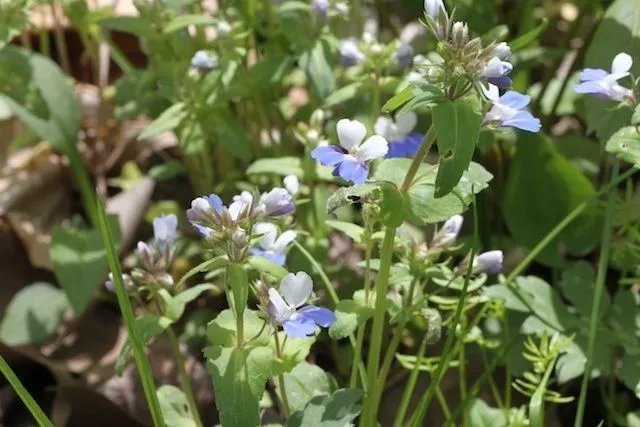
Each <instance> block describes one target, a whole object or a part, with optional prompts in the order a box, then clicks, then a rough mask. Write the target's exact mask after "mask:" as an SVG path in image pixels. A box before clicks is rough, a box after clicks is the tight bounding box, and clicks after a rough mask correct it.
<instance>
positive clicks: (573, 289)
mask: <svg viewBox="0 0 640 427" xmlns="http://www.w3.org/2000/svg"><path fill="white" fill-rule="evenodd" d="M595 281H596V272H595V270H594V269H593V267H592V266H591V264H589V263H588V262H586V261H578V262H576V263H575V264H573V265H572V266H571V267H570V268H569V269H567V270H565V271H564V272H563V273H562V280H561V281H560V288H561V289H562V292H563V294H564V295H565V296H566V297H567V298H568V299H569V301H571V304H573V306H574V307H575V309H576V310H577V312H578V314H580V315H581V316H582V317H584V318H586V319H588V318H590V317H591V309H592V306H593V293H594V292H595ZM609 300H610V298H609V294H608V293H607V292H604V293H603V295H602V302H601V304H600V314H599V317H600V318H602V317H603V316H604V314H605V313H606V312H607V310H608V309H609V303H610V301H609Z"/></svg>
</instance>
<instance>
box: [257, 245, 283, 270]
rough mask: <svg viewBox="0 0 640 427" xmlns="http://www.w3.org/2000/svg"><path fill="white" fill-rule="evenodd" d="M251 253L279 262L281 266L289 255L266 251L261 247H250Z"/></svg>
mask: <svg viewBox="0 0 640 427" xmlns="http://www.w3.org/2000/svg"><path fill="white" fill-rule="evenodd" d="M249 253H250V254H251V255H255V256H259V257H262V258H266V259H268V260H269V261H271V262H274V263H276V264H278V265H279V266H283V265H284V263H285V261H286V260H287V256H286V255H285V254H281V253H277V252H275V251H265V250H263V249H259V248H249Z"/></svg>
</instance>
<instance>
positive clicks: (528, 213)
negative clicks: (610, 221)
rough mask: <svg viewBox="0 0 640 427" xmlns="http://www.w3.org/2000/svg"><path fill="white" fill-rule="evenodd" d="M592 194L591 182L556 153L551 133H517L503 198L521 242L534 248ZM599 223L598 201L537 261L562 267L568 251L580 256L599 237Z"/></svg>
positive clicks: (510, 223) (511, 228)
mask: <svg viewBox="0 0 640 427" xmlns="http://www.w3.org/2000/svg"><path fill="white" fill-rule="evenodd" d="M532 177H535V179H532ZM594 195H595V189H594V188H593V185H592V184H591V182H590V181H589V180H588V179H587V178H586V177H585V176H584V175H583V174H582V173H580V171H579V170H577V169H576V167H575V166H573V165H572V164H571V163H570V162H569V161H568V160H567V159H566V158H564V157H563V156H562V155H560V154H559V153H558V152H557V150H556V149H555V147H554V146H553V145H552V143H551V141H550V140H549V139H548V138H547V137H545V136H544V135H541V134H540V135H537V134H529V133H524V132H523V133H519V134H518V139H517V151H516V154H515V156H514V157H513V160H512V163H511V167H510V169H509V176H508V177H507V183H506V189H505V194H504V199H503V209H504V217H505V221H506V224H507V227H509V231H510V232H511V233H512V235H513V238H514V239H515V241H516V242H517V243H518V244H520V245H522V246H524V247H526V248H532V247H533V246H535V245H536V244H537V243H538V242H539V241H540V240H542V238H544V236H546V235H547V233H548V232H549V231H550V230H552V229H553V228H554V227H555V226H556V225H557V224H558V223H559V222H560V221H562V220H563V219H564V218H565V217H566V216H567V215H568V214H569V213H570V212H571V211H572V210H573V209H575V208H576V206H578V205H579V204H581V203H582V202H584V201H585V200H588V199H590V198H591V197H593V196H594ZM601 224H602V221H601V217H600V215H599V213H598V211H597V206H596V205H595V204H593V205H590V206H589V207H588V208H587V209H586V210H585V211H584V212H583V213H582V214H581V215H579V216H578V218H576V219H575V220H574V221H573V222H572V223H571V224H570V225H569V226H567V227H566V228H565V229H564V230H563V231H562V232H561V233H560V235H559V236H558V237H557V238H555V239H554V240H553V242H552V243H551V244H549V245H547V247H546V248H545V250H544V251H543V252H542V253H541V254H540V255H539V256H538V257H537V260H538V261H539V262H543V263H545V264H547V265H551V266H561V265H562V264H563V262H564V261H563V258H564V257H563V255H564V251H566V252H567V253H569V254H571V255H577V256H579V255H584V254H586V253H588V252H589V251H590V250H592V249H593V248H594V246H595V245H596V244H597V243H598V241H599V238H600V233H599V232H598V230H600V228H601Z"/></svg>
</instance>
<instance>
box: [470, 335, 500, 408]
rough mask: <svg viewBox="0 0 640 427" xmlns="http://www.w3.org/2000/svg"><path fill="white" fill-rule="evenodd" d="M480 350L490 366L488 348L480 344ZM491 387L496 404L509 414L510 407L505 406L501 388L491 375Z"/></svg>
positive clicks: (485, 363)
mask: <svg viewBox="0 0 640 427" xmlns="http://www.w3.org/2000/svg"><path fill="white" fill-rule="evenodd" d="M480 352H481V353H482V363H483V364H484V366H485V368H488V367H489V360H487V350H485V348H484V347H483V346H480ZM510 387H511V384H509V388H510ZM489 388H490V389H491V394H492V395H493V398H494V399H495V401H496V404H497V405H498V406H499V407H501V408H503V409H504V410H505V411H506V412H505V416H508V415H509V407H508V406H504V402H503V401H502V398H501V397H500V390H498V385H497V384H496V382H495V380H494V379H493V377H492V376H489ZM463 398H464V396H463Z"/></svg>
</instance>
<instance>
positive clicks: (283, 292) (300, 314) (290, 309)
mask: <svg viewBox="0 0 640 427" xmlns="http://www.w3.org/2000/svg"><path fill="white" fill-rule="evenodd" d="M312 292H313V281H312V280H311V277H309V275H308V274H307V273H305V272H302V271H301V272H298V273H296V274H293V273H289V274H287V275H286V276H285V277H284V279H282V281H281V282H280V292H278V291H276V290H275V289H274V288H270V289H269V304H268V306H267V313H269V315H270V316H271V317H272V318H273V319H274V320H275V321H276V322H277V323H279V324H280V325H282V327H283V329H284V332H285V333H286V334H287V335H288V336H289V337H291V338H305V337H308V336H310V335H315V333H316V325H317V326H321V327H323V328H328V327H329V326H331V325H332V324H333V323H334V322H335V321H336V316H335V314H334V313H333V312H332V311H331V310H329V309H326V308H322V307H315V306H313V305H307V306H305V307H303V306H304V305H305V303H306V302H307V301H308V300H309V298H310V297H311V293H312Z"/></svg>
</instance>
